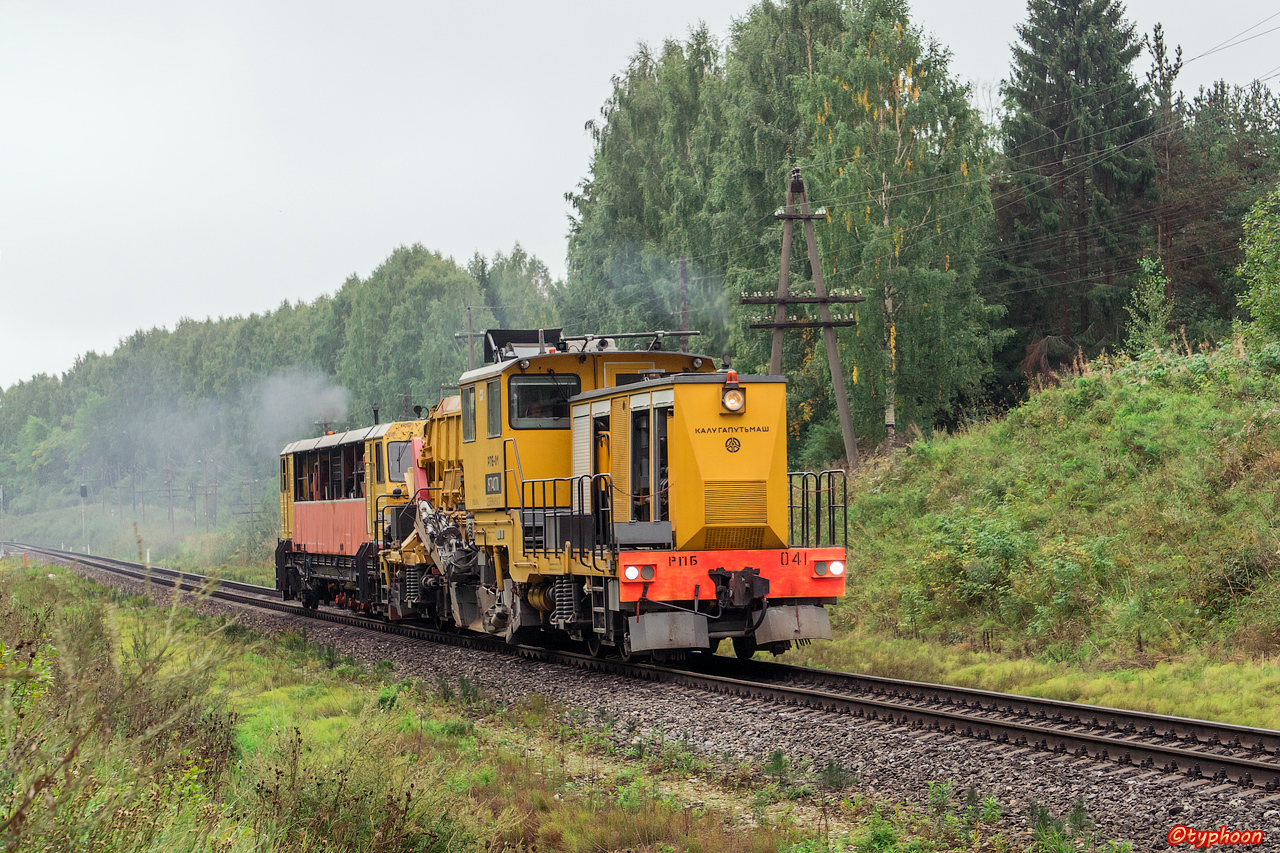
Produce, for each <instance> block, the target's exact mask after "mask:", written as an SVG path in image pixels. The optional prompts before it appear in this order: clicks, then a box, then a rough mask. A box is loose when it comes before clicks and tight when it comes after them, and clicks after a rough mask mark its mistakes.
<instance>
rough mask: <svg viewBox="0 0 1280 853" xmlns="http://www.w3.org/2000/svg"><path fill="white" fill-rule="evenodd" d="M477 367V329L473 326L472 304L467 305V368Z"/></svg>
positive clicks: (473, 368)
mask: <svg viewBox="0 0 1280 853" xmlns="http://www.w3.org/2000/svg"><path fill="white" fill-rule="evenodd" d="M475 369H476V339H475V330H474V329H472V328H471V306H470V305H468V306H467V370H475Z"/></svg>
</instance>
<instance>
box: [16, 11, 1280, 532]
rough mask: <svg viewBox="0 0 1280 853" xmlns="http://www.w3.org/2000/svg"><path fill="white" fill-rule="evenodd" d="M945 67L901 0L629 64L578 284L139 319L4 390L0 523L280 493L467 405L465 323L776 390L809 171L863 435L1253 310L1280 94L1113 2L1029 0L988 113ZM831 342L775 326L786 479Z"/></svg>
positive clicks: (807, 450)
mask: <svg viewBox="0 0 1280 853" xmlns="http://www.w3.org/2000/svg"><path fill="white" fill-rule="evenodd" d="M1233 47H1234V45H1230V44H1228V45H1227V46H1226V49H1232V48H1233ZM950 60H951V57H950V53H949V51H948V50H947V48H946V47H945V46H944V45H941V44H939V43H937V42H936V41H934V40H932V39H930V38H927V37H926V36H925V35H924V33H923V30H922V28H921V26H920V25H919V23H918V22H916V21H914V20H913V19H912V18H911V15H910V11H909V9H908V6H907V4H906V3H905V2H903V0H861V2H853V3H849V2H839V0H779V2H769V0H766V2H761V3H759V4H758V5H756V6H754V7H752V8H751V9H750V10H749V11H748V12H746V13H745V14H744V15H743V17H741V18H740V19H738V20H737V21H735V22H734V24H733V27H732V30H731V32H730V33H729V35H728V37H727V39H726V40H725V41H724V42H723V43H719V42H717V41H716V39H714V38H713V37H712V36H711V34H710V33H709V32H708V31H707V29H706V28H705V26H703V27H696V28H694V29H692V30H691V31H690V32H689V33H688V35H687V37H685V38H683V39H670V40H667V41H665V42H664V43H663V44H662V45H661V46H657V47H649V46H644V45H642V46H640V47H639V48H638V50H637V51H636V53H635V54H634V55H633V56H632V57H631V58H630V60H629V62H628V63H627V65H626V67H625V68H624V69H622V70H621V71H620V72H619V74H618V75H617V76H615V77H614V79H613V91H612V94H611V96H610V97H609V98H608V100H607V101H606V102H605V104H604V105H603V107H602V108H601V111H600V114H599V115H598V116H597V117H596V118H595V119H594V120H593V121H592V122H590V123H589V124H588V131H589V132H590V133H591V135H592V138H593V141H594V155H593V158H592V161H591V164H590V168H589V170H588V173H587V175H586V176H585V178H584V179H583V180H582V182H581V183H580V184H579V185H578V186H577V187H575V188H573V189H572V190H571V191H570V192H569V193H567V198H568V201H569V202H570V204H571V206H572V208H573V211H574V214H573V217H572V220H571V225H570V231H569V234H568V246H567V274H566V277H565V279H564V280H563V281H554V280H552V278H551V276H550V275H549V273H548V271H547V268H546V266H545V265H544V264H543V263H542V262H540V261H539V260H538V259H536V258H534V257H531V256H529V255H528V254H527V253H526V252H525V251H523V250H522V249H521V248H520V246H519V245H518V244H517V245H516V246H515V247H514V248H513V249H512V251H511V252H510V253H503V252H499V253H496V254H495V255H493V256H492V257H484V256H481V255H479V254H477V255H476V256H475V257H474V258H472V259H471V261H470V262H468V263H467V264H465V265H464V264H459V263H456V262H454V261H453V260H451V259H447V258H444V257H442V256H440V255H439V254H438V253H434V252H431V251H429V250H428V249H426V248H424V247H422V246H413V247H408V248H404V247H402V248H400V249H397V250H396V251H394V252H393V253H392V254H391V255H390V256H389V257H388V258H387V260H386V261H385V262H384V263H383V264H382V265H381V266H380V267H379V268H378V269H377V270H375V271H374V272H373V273H372V274H371V275H370V276H369V277H368V278H365V279H361V278H359V277H358V276H352V277H350V278H349V279H348V280H347V281H346V282H345V283H344V284H343V285H342V286H341V287H340V288H339V289H338V290H337V291H336V292H335V293H334V294H333V295H332V296H324V297H321V298H319V299H317V300H315V301H314V302H310V303H297V304H289V303H285V304H282V305H281V306H280V307H279V308H278V309H276V310H275V311H271V312H268V313H266V314H263V315H256V314H254V315H250V316H248V317H233V318H223V319H219V320H203V321H196V320H191V319H183V320H181V321H180V322H179V323H178V324H177V325H176V326H175V327H174V328H173V329H172V330H168V329H151V330H149V331H139V332H137V333H136V334H134V335H132V336H130V337H129V338H127V339H125V340H122V341H121V342H120V345H119V346H118V347H117V349H116V350H115V351H114V352H113V353H111V354H109V355H98V354H94V353H89V354H86V355H85V356H83V357H82V358H80V359H78V360H77V362H76V363H75V365H74V366H73V367H72V368H71V369H70V370H68V371H67V372H66V373H64V374H63V375H61V376H59V377H51V376H43V375H42V376H37V377H34V378H33V379H31V380H30V381H27V382H20V383H18V384H17V385H15V386H13V387H11V388H9V389H5V390H4V391H3V392H2V393H0V483H2V484H4V485H5V486H6V493H5V500H6V511H34V510H38V509H41V508H53V507H57V506H63V505H65V504H66V500H67V497H68V495H71V494H73V493H74V491H75V489H76V486H77V484H78V483H81V482H91V483H93V484H94V488H95V489H103V488H113V489H116V490H119V489H120V488H123V487H124V486H125V485H128V486H129V487H130V488H136V487H137V485H138V483H139V482H142V483H147V482H150V483H153V484H154V483H158V482H161V481H163V482H165V483H168V484H171V483H172V482H173V481H174V480H175V479H176V480H178V481H180V482H185V483H187V484H188V485H190V487H191V489H192V490H193V491H192V493H193V494H194V488H195V486H194V485H193V484H194V483H195V482H196V480H197V478H199V477H205V478H206V479H207V477H208V473H207V472H208V470H209V469H210V466H213V469H214V470H215V471H219V472H223V475H224V476H226V477H227V478H235V477H239V476H241V472H243V476H244V477H245V478H247V479H249V480H252V479H253V475H254V474H255V473H256V474H257V476H258V477H259V478H260V479H262V480H264V481H267V483H268V485H269V481H270V471H271V467H270V466H271V465H272V464H273V459H274V454H275V453H276V452H277V451H278V449H279V445H280V444H281V443H283V441H285V440H288V439H290V438H293V437H296V436H297V435H299V434H313V433H314V432H315V430H317V429H320V428H321V425H329V426H332V427H334V428H340V427H343V426H354V425H357V424H365V423H369V422H370V421H371V420H372V407H373V406H375V405H377V406H380V407H381V409H382V413H383V415H382V416H383V418H384V419H386V418H390V417H398V416H401V415H403V414H404V412H405V410H406V408H407V405H408V404H423V405H428V404H430V403H433V402H434V401H435V400H437V399H439V398H440V396H442V395H443V394H446V393H448V392H449V391H450V390H451V389H450V388H449V387H448V386H449V384H450V383H452V382H455V381H456V378H457V376H458V375H459V373H461V372H462V370H463V369H465V367H466V363H467V355H466V353H467V348H466V341H465V339H461V338H458V337H456V333H458V332H460V331H462V330H464V329H465V328H466V322H467V315H468V312H470V317H471V321H472V324H473V326H474V328H475V329H477V330H482V329H484V328H487V327H492V326H507V327H528V328H532V327H538V326H543V327H551V326H562V327H564V328H565V329H566V330H567V331H569V332H583V331H590V332H609V331H621V330H636V329H658V328H664V329H677V328H680V325H681V323H682V322H684V317H685V316H686V315H687V317H688V323H689V326H690V327H692V328H697V329H701V330H702V331H703V333H704V336H703V337H702V338H700V339H697V340H698V348H699V349H702V350H704V351H707V352H709V353H710V354H712V355H719V354H721V353H722V352H731V353H733V356H734V359H735V364H736V366H737V367H738V368H739V369H740V370H744V371H747V372H763V371H764V370H765V369H766V368H767V365H768V360H769V356H768V351H769V336H768V334H767V333H766V332H762V331H758V330H752V329H751V328H750V326H751V324H752V323H756V322H761V321H762V320H764V319H766V318H765V317H764V316H763V312H762V311H761V310H760V309H759V308H758V307H752V306H745V305H741V304H739V301H738V300H739V298H740V297H741V296H743V295H744V294H771V293H772V292H773V291H774V290H775V289H776V287H777V281H778V275H779V268H780V264H781V257H780V244H781V240H780V234H781V225H780V224H779V223H778V221H777V220H776V219H775V217H774V212H775V210H776V209H777V208H778V207H779V206H780V205H781V204H782V200H783V197H784V193H785V191H786V186H787V180H788V176H789V174H790V172H791V170H792V169H793V168H797V167H798V168H800V169H801V170H802V174H803V176H804V179H805V181H806V184H807V189H808V195H809V198H810V199H811V200H812V201H813V204H814V206H815V207H822V208H825V210H826V212H827V218H826V220H825V221H824V222H821V223H819V225H818V229H817V230H818V238H819V244H820V262H821V264H822V267H823V271H824V276H825V278H826V281H827V284H828V286H829V288H830V289H831V290H832V291H833V292H834V293H837V294H841V295H854V294H860V295H862V296H864V297H865V301H864V302H862V303H860V304H858V305H857V306H856V308H851V309H850V311H851V312H852V313H853V314H855V315H856V321H857V325H856V327H853V328H845V329H841V330H839V335H838V337H839V348H840V353H841V358H842V362H843V364H844V365H845V374H846V380H847V384H848V391H849V395H850V400H851V406H852V409H853V413H854V420H855V427H856V431H857V434H858V437H859V440H860V442H861V443H862V444H863V445H864V446H871V445H875V444H876V443H878V442H880V441H882V440H883V438H884V436H885V435H886V434H887V431H888V429H889V428H896V430H897V431H899V432H904V431H910V430H914V429H919V430H929V429H931V428H933V427H935V426H938V425H948V424H953V423H955V422H957V421H960V420H962V419H964V418H965V417H968V416H970V415H971V414H972V413H973V412H984V411H988V410H990V409H991V408H992V407H1000V406H1004V405H1008V404H1010V403H1012V402H1014V401H1016V400H1017V399H1018V398H1019V397H1020V395H1022V394H1023V393H1024V392H1025V387H1026V383H1027V381H1028V379H1029V377H1032V376H1034V375H1036V374H1038V373H1048V372H1053V371H1055V370H1057V369H1059V367H1060V365H1061V364H1062V363H1063V362H1064V361H1065V360H1069V359H1073V358H1076V357H1079V356H1085V357H1089V356H1093V355H1096V354H1097V353H1099V352H1102V351H1103V350H1110V351H1115V350H1117V349H1121V348H1123V347H1124V345H1125V342H1126V335H1127V334H1128V333H1129V332H1131V331H1132V329H1131V328H1130V327H1131V326H1133V323H1132V321H1131V318H1133V317H1134V316H1135V315H1134V313H1133V311H1134V304H1135V302H1134V300H1135V294H1146V295H1147V296H1144V297H1143V298H1144V299H1147V303H1150V305H1149V307H1148V309H1144V310H1146V314H1150V313H1151V311H1152V310H1155V309H1156V308H1158V309H1159V310H1160V311H1163V312H1164V313H1163V314H1162V315H1161V321H1160V325H1162V326H1163V332H1164V333H1165V334H1168V335H1175V336H1177V337H1179V338H1181V339H1185V340H1186V341H1188V342H1189V343H1190V344H1195V343H1202V342H1210V343H1211V342H1214V341H1218V340H1222V339H1224V338H1226V337H1228V336H1229V335H1230V334H1231V331H1232V328H1233V323H1236V322H1239V321H1241V320H1243V319H1247V318H1248V317H1249V316H1250V315H1251V312H1254V313H1256V312H1257V311H1258V310H1260V309H1259V306H1262V305H1263V303H1264V301H1265V300H1264V298H1263V297H1262V296H1258V297H1256V299H1257V301H1256V302H1252V303H1251V302H1250V297H1249V296H1247V295H1246V281H1245V278H1244V277H1243V276H1242V274H1241V270H1242V269H1245V268H1246V267H1248V264H1245V265H1244V266H1242V261H1244V260H1245V258H1244V256H1243V255H1242V249H1241V241H1242V238H1243V237H1244V231H1243V228H1244V223H1245V221H1246V213H1247V212H1248V211H1249V210H1250V209H1251V208H1255V206H1261V208H1260V209H1264V213H1265V210H1272V214H1271V215H1273V216H1274V215H1275V212H1274V205H1273V207H1272V208H1266V205H1265V199H1264V196H1265V194H1266V193H1267V192H1268V190H1270V189H1271V187H1273V186H1274V184H1275V183H1276V179H1277V156H1276V155H1277V153H1280V152H1278V150H1277V145H1278V142H1280V102H1278V101H1277V99H1276V97H1275V96H1274V95H1273V94H1272V93H1271V91H1270V90H1269V88H1268V87H1267V86H1266V85H1265V84H1264V83H1263V82H1260V81H1252V82H1249V83H1247V84H1245V85H1236V84H1230V83H1228V82H1226V81H1220V82H1218V83H1216V84H1214V85H1213V86H1211V87H1209V88H1205V89H1201V90H1199V91H1198V92H1197V93H1195V94H1194V95H1191V96H1187V95H1185V94H1184V93H1183V92H1182V91H1181V90H1180V89H1179V84H1178V77H1179V74H1180V72H1181V69H1182V66H1183V64H1184V59H1183V57H1182V52H1181V49H1180V48H1178V47H1170V46H1169V45H1168V44H1167V43H1166V39H1165V36H1164V33H1163V32H1162V30H1161V28H1160V27H1159V26H1157V27H1155V28H1154V29H1153V31H1152V32H1150V33H1139V32H1138V31H1137V30H1136V28H1135V26H1134V25H1133V24H1132V23H1131V22H1129V21H1128V20H1126V18H1125V11H1124V7H1123V5H1122V4H1121V3H1120V2H1118V0H1030V2H1029V3H1028V6H1027V17H1026V19H1025V20H1024V21H1023V22H1022V23H1021V24H1020V25H1019V27H1018V29H1017V41H1016V43H1015V45H1014V48H1013V54H1012V56H1011V58H1010V70H1009V75H1008V78H1007V79H1006V81H1005V82H1004V83H1003V85H1002V88H1001V98H1002V106H1001V108H1000V110H999V111H998V114H997V115H996V116H994V118H989V119H984V117H983V115H982V114H981V113H980V112H979V110H978V109H977V108H976V107H975V105H974V93H973V92H972V91H971V90H970V88H969V87H968V86H967V85H965V84H963V83H962V82H961V81H959V80H958V79H957V78H956V76H955V74H954V72H953V71H952V69H951V64H950ZM1187 61H1189V60H1187ZM1144 69H1145V70H1144ZM1257 215H1258V216H1263V213H1258V214H1257ZM1264 218H1265V217H1264ZM1251 221H1252V220H1251ZM1250 233H1251V234H1254V235H1255V236H1256V234H1258V233H1265V229H1259V228H1254V230H1253V231H1251V232H1250ZM791 264H792V268H791V273H790V275H791V280H792V285H791V288H792V293H793V294H796V295H804V294H806V293H812V270H811V269H810V266H809V260H808V258H807V256H806V255H805V253H804V252H803V251H798V252H795V253H793V256H792V260H791ZM1255 266H1256V264H1255ZM1153 282H1156V283H1157V284H1156V289H1157V290H1159V289H1160V288H1163V297H1162V299H1161V298H1158V297H1159V294H1157V298H1154V300H1153V299H1152V298H1148V297H1149V294H1150V293H1151V292H1153V291H1152V283H1153ZM1157 303H1158V304H1157ZM1144 304H1145V303H1144ZM1152 306H1154V307H1152ZM797 311H800V312H802V311H803V309H797ZM1144 316H1145V315H1144ZM820 337H821V335H820V333H819V331H818V330H814V329H809V330H797V331H795V332H788V333H787V336H786V345H785V352H784V362H783V365H784V372H785V373H786V374H787V376H788V378H789V381H790V389H789V406H790V407H791V411H790V412H789V413H788V415H789V417H788V422H789V424H791V435H790V441H791V449H792V457H793V459H795V460H796V461H797V464H804V465H823V464H827V463H830V462H833V461H838V460H839V458H840V456H841V455H842V445H841V441H840V433H839V427H838V423H837V420H836V414H835V405H834V399H833V396H832V387H831V378H830V374H829V370H828V368H827V363H826V360H825V357H824V353H823V349H822V344H821V342H820ZM170 488H172V486H170ZM266 488H267V486H265V485H264V486H263V487H262V489H263V491H264V493H265V490H266Z"/></svg>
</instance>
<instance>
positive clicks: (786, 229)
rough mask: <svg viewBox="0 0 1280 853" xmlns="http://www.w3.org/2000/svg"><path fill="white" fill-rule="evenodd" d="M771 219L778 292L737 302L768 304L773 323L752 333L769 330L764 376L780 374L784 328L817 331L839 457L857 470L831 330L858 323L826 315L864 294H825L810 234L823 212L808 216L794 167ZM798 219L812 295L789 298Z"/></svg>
mask: <svg viewBox="0 0 1280 853" xmlns="http://www.w3.org/2000/svg"><path fill="white" fill-rule="evenodd" d="M797 200H798V201H799V203H800V212H799V213H797V212H796V202H797ZM773 216H774V218H775V219H781V220H782V269H781V270H780V271H779V273H778V294H777V296H774V297H768V296H763V295H760V296H746V295H744V296H743V297H742V298H741V299H740V300H739V303H740V304H743V305H772V306H774V309H773V322H772V323H752V324H751V328H752V329H772V330H773V348H772V351H771V352H770V357H769V372H770V373H771V374H773V375H775V376H777V375H780V374H781V373H782V332H783V330H784V329H822V336H823V338H824V339H825V341H826V345H827V362H828V363H829V365H830V367H831V384H832V385H833V387H832V389H831V391H832V394H834V395H835V398H836V411H837V412H839V414H840V432H841V434H842V435H843V437H844V453H845V458H846V459H847V460H848V462H849V465H850V467H852V468H856V467H858V442H857V439H856V438H855V437H854V434H853V416H852V414H850V412H849V390H848V389H847V388H846V387H845V385H844V370H843V368H842V367H841V365H840V350H839V348H838V347H837V346H836V328H837V327H845V326H856V325H857V324H858V321H857V320H855V319H851V318H849V317H847V316H846V317H843V318H841V319H836V318H834V317H832V316H831V304H832V303H837V304H846V303H854V302H864V301H866V297H865V296H829V295H828V294H827V286H826V284H825V283H824V282H823V280H822V260H821V258H819V257H818V240H817V237H816V236H815V235H814V230H813V223H814V221H815V220H818V219H823V220H825V219H826V218H827V211H826V208H821V209H819V210H817V211H816V212H814V213H810V212H809V198H808V196H807V195H806V193H805V188H804V179H803V178H802V177H800V170H799V169H792V170H791V181H790V183H789V184H788V185H787V203H786V206H785V207H784V208H781V209H779V210H778V211H777V212H775V213H774V214H773ZM797 220H798V221H799V222H800V223H801V224H802V225H803V226H804V237H805V242H806V243H807V244H808V249H809V266H810V267H812V269H813V288H814V295H813V296H791V295H790V292H789V284H788V278H789V276H790V273H791V238H792V232H793V228H792V223H793V222H795V221H797ZM788 305H817V306H818V321H817V322H814V321H812V320H808V319H797V320H788V319H787V306H788Z"/></svg>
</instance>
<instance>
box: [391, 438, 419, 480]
mask: <svg viewBox="0 0 1280 853" xmlns="http://www.w3.org/2000/svg"><path fill="white" fill-rule="evenodd" d="M412 464H413V444H412V442H408V441H388V442H387V469H388V473H389V474H390V476H391V482H392V483H397V484H399V483H403V482H404V474H405V472H406V471H408V470H409V466H410V465H412Z"/></svg>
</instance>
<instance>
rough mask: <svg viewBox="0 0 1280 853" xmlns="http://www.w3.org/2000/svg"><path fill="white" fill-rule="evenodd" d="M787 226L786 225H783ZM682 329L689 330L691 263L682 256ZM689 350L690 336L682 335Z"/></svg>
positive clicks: (683, 346)
mask: <svg viewBox="0 0 1280 853" xmlns="http://www.w3.org/2000/svg"><path fill="white" fill-rule="evenodd" d="M783 227H786V226H783ZM680 331H682V332H687V331H689V264H688V262H687V259H686V258H685V256H684V255H681V256H680ZM688 351H689V336H688V335H681V336H680V352H688Z"/></svg>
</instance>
